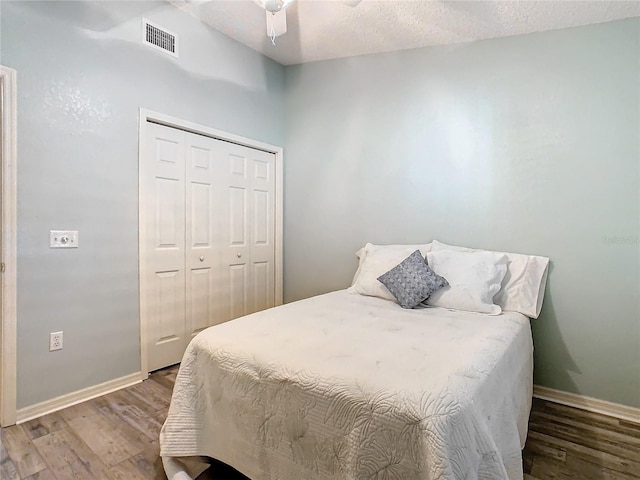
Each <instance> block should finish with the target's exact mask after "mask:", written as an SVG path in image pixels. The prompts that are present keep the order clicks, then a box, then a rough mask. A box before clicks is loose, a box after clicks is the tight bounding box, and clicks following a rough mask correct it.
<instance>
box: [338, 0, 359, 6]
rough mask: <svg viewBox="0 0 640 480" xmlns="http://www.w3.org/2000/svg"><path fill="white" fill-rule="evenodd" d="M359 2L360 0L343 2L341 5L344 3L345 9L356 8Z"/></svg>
mask: <svg viewBox="0 0 640 480" xmlns="http://www.w3.org/2000/svg"><path fill="white" fill-rule="evenodd" d="M361 2H362V0H343V2H342V3H344V4H345V5H346V6H347V7H357V6H358V5H360V3H361Z"/></svg>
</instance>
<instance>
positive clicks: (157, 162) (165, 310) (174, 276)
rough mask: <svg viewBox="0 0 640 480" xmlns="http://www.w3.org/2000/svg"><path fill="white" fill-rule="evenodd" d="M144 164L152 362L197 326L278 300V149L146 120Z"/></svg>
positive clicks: (169, 358) (181, 346) (144, 289)
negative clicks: (266, 150) (276, 273)
mask: <svg viewBox="0 0 640 480" xmlns="http://www.w3.org/2000/svg"><path fill="white" fill-rule="evenodd" d="M145 147H146V148H145V149H144V151H145V152H146V153H145V157H144V158H143V159H141V161H142V162H144V164H143V165H141V169H140V172H141V181H140V188H141V190H142V191H141V205H140V208H141V209H143V215H141V218H142V219H143V221H144V225H143V228H142V229H141V231H142V232H143V237H144V238H141V239H140V242H141V246H142V248H141V274H140V275H141V276H140V279H141V282H140V283H141V297H142V298H141V306H142V308H141V315H143V316H144V318H143V321H144V324H145V325H146V326H147V332H146V338H147V341H148V344H147V352H148V370H149V371H152V370H156V369H158V368H162V367H165V366H167V365H173V364H175V363H178V362H179V361H180V360H181V359H182V355H183V353H184V350H185V348H186V346H187V344H188V343H189V341H190V340H191V338H193V336H194V335H196V334H197V333H198V332H200V331H201V330H203V329H205V328H207V327H209V326H211V325H215V324H218V323H221V322H225V321H227V320H231V319H233V318H237V317H239V316H242V315H246V314H249V313H253V312H256V311H258V310H263V309H265V308H269V307H273V306H274V305H275V300H276V297H275V296H276V290H275V267H274V260H275V228H274V226H275V178H274V177H275V175H274V173H275V172H274V168H275V155H274V154H273V153H268V152H263V151H261V150H256V149H252V148H249V147H245V146H242V145H236V144H234V143H230V142H226V141H222V140H218V139H214V138H210V137H207V136H203V135H197V134H194V133H189V132H185V131H183V130H178V129H175V128H170V127H166V126H163V125H158V124H155V123H148V124H147V135H146V145H145Z"/></svg>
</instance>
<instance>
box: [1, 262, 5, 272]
mask: <svg viewBox="0 0 640 480" xmlns="http://www.w3.org/2000/svg"><path fill="white" fill-rule="evenodd" d="M5 268H6V267H5V265H4V262H2V263H0V273H4V271H5Z"/></svg>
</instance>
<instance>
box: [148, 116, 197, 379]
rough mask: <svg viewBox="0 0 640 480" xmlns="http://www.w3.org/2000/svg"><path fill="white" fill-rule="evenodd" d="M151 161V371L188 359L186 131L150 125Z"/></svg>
mask: <svg viewBox="0 0 640 480" xmlns="http://www.w3.org/2000/svg"><path fill="white" fill-rule="evenodd" d="M147 128H148V135H147V144H146V151H147V158H145V159H144V162H143V164H142V165H141V179H140V185H141V192H142V195H141V205H140V208H141V209H143V210H144V219H145V225H144V236H143V238H141V239H140V241H141V242H143V244H144V245H143V246H144V248H143V249H141V254H142V255H143V256H144V258H142V259H141V265H142V268H141V281H142V282H143V285H142V293H143V295H145V299H144V302H143V305H144V308H145V312H143V315H145V316H146V318H147V322H148V332H149V335H148V352H149V369H150V370H155V369H157V368H161V367H164V366H167V365H171V364H173V363H177V362H179V361H180V359H181V358H182V354H183V352H184V347H185V345H186V337H187V335H186V329H185V302H186V299H185V289H184V285H185V264H184V256H185V226H186V215H185V152H184V133H183V132H181V131H179V130H173V129H170V128H167V127H163V126H160V125H156V124H149V125H148V126H147Z"/></svg>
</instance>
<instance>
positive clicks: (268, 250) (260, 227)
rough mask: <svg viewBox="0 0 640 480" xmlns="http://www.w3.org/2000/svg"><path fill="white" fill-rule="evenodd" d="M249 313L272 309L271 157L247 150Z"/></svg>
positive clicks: (273, 298)
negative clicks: (248, 165) (249, 190)
mask: <svg viewBox="0 0 640 480" xmlns="http://www.w3.org/2000/svg"><path fill="white" fill-rule="evenodd" d="M250 165H251V168H250V173H251V179H250V181H251V197H252V218H251V261H252V263H253V267H252V274H253V280H254V281H253V285H252V290H253V292H252V293H253V311H259V310H264V309H266V308H270V307H273V306H275V295H276V294H275V265H274V262H275V245H274V242H275V233H274V228H275V218H274V216H275V175H274V169H275V155H273V154H270V153H267V152H261V151H258V150H251V154H250Z"/></svg>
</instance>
